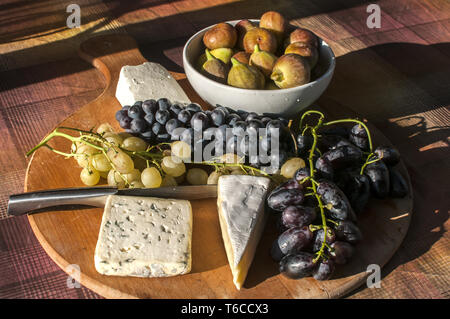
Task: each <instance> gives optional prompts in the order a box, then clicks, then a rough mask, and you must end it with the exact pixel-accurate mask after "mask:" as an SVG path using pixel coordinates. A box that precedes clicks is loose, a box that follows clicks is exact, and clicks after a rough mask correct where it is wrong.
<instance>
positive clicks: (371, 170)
mask: <svg viewBox="0 0 450 319" xmlns="http://www.w3.org/2000/svg"><path fill="white" fill-rule="evenodd" d="M364 174H366V175H367V177H368V178H369V182H370V189H371V191H372V194H373V195H374V196H375V197H376V198H381V199H382V198H386V197H387V196H388V195H389V190H390V180H389V170H388V168H387V166H386V164H384V162H383V161H376V162H374V163H371V164H369V165H367V166H366V167H365V169H364Z"/></svg>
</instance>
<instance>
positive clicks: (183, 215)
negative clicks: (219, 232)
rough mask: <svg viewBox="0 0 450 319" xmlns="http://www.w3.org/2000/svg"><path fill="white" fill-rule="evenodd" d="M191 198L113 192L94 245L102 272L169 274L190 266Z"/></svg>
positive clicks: (149, 274) (180, 272)
mask: <svg viewBox="0 0 450 319" xmlns="http://www.w3.org/2000/svg"><path fill="white" fill-rule="evenodd" d="M191 241H192V209H191V205H190V203H189V201H186V200H175V199H159V198H152V197H137V196H118V195H111V196H109V197H108V199H107V201H106V206H105V210H104V213H103V218H102V223H101V227H100V233H99V237H98V241H97V246H96V248H95V257H94V259H95V269H96V270H97V271H98V272H99V273H101V274H103V275H114V276H135V277H166V276H175V275H181V274H186V273H188V272H190V270H191Z"/></svg>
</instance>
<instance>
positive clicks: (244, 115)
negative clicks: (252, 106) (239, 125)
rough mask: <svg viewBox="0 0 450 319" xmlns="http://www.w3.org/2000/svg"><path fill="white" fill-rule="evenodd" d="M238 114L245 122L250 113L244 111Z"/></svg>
mask: <svg viewBox="0 0 450 319" xmlns="http://www.w3.org/2000/svg"><path fill="white" fill-rule="evenodd" d="M236 114H237V115H239V116H240V118H241V119H243V120H245V119H246V118H247V115H248V114H249V113H248V112H247V111H244V110H237V111H236Z"/></svg>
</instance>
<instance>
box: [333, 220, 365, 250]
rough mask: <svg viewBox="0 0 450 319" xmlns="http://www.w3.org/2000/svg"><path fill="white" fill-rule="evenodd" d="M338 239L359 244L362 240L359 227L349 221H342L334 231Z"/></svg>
mask: <svg viewBox="0 0 450 319" xmlns="http://www.w3.org/2000/svg"><path fill="white" fill-rule="evenodd" d="M334 232H335V234H336V238H337V239H339V240H343V241H346V242H348V243H350V244H353V245H355V244H357V243H359V242H360V241H361V239H362V234H361V231H360V230H359V228H358V226H356V225H355V224H354V223H353V222H351V221H349V220H341V221H339V223H338V225H337V226H336V228H335V230H334Z"/></svg>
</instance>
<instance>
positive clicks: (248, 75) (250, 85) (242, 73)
mask: <svg viewBox="0 0 450 319" xmlns="http://www.w3.org/2000/svg"><path fill="white" fill-rule="evenodd" d="M231 63H232V65H233V66H232V67H231V70H230V72H229V73H228V84H229V85H231V86H234V87H238V88H242V89H262V88H264V85H265V79H264V75H263V74H262V73H261V72H260V71H259V70H258V69H257V68H255V67H253V66H251V65H247V64H244V63H241V62H239V61H238V60H236V59H234V58H232V59H231Z"/></svg>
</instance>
